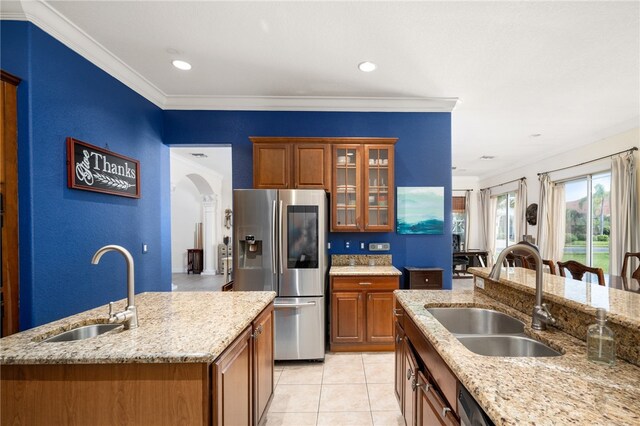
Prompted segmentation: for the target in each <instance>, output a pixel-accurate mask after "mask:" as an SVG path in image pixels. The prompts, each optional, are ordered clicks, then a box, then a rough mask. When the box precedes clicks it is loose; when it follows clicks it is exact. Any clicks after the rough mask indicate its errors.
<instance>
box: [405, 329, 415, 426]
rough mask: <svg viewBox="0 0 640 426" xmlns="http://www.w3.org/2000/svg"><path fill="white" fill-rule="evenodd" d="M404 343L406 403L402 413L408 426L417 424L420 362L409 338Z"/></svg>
mask: <svg viewBox="0 0 640 426" xmlns="http://www.w3.org/2000/svg"><path fill="white" fill-rule="evenodd" d="M402 345H403V353H404V369H405V372H404V373H405V376H404V386H403V393H404V405H403V408H402V413H403V415H404V420H405V422H406V424H407V426H415V425H416V406H417V399H416V395H417V393H416V383H417V373H418V363H417V362H416V358H415V356H414V355H413V350H412V349H411V346H409V340H408V339H404V341H403V342H402Z"/></svg>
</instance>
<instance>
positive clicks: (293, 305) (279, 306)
mask: <svg viewBox="0 0 640 426" xmlns="http://www.w3.org/2000/svg"><path fill="white" fill-rule="evenodd" d="M315 305H316V302H305V303H275V304H274V305H273V307H274V308H275V309H285V308H304V307H305V306H315Z"/></svg>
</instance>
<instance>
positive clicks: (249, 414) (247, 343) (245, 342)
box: [213, 327, 253, 426]
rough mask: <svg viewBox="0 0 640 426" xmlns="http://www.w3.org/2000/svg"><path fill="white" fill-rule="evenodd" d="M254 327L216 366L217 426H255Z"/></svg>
mask: <svg viewBox="0 0 640 426" xmlns="http://www.w3.org/2000/svg"><path fill="white" fill-rule="evenodd" d="M251 351H252V345H251V327H247V329H246V330H245V331H243V332H242V334H241V335H240V336H239V337H238V338H237V339H236V340H235V341H234V342H233V343H232V344H231V345H230V346H229V347H228V348H227V349H225V351H224V352H223V353H222V354H221V355H220V356H219V357H218V359H217V360H216V361H215V362H214V364H213V424H214V425H217V426H223V425H234V426H236V425H238V426H241V425H252V424H253V411H252V403H253V392H252V374H251V373H252V368H251V367H252V366H251Z"/></svg>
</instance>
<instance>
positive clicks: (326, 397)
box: [320, 384, 370, 412]
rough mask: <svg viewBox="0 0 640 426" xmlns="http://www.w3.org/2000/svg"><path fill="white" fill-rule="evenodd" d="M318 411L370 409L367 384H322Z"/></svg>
mask: <svg viewBox="0 0 640 426" xmlns="http://www.w3.org/2000/svg"><path fill="white" fill-rule="evenodd" d="M320 411H321V412H336V411H344V412H354V411H367V412H368V411H370V408H369V399H368V398H367V385H365V384H351V385H322V392H321V394H320Z"/></svg>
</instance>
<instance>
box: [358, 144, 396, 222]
mask: <svg viewBox="0 0 640 426" xmlns="http://www.w3.org/2000/svg"><path fill="white" fill-rule="evenodd" d="M363 168H364V200H363V205H364V229H365V230H366V231H393V226H394V214H393V212H394V207H393V206H394V181H393V174H394V166H393V146H389V145H365V148H364V159H363Z"/></svg>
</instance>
